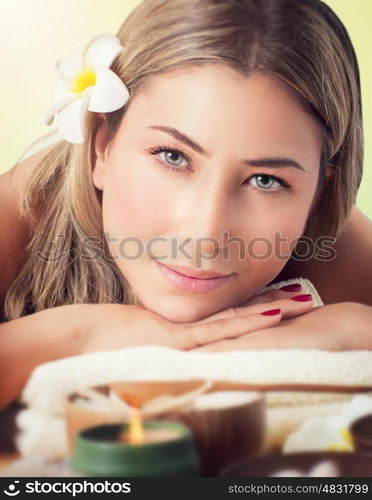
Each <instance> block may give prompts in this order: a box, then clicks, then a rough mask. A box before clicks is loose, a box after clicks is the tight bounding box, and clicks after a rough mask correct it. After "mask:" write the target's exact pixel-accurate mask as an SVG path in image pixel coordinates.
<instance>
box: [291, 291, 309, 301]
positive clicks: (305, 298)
mask: <svg viewBox="0 0 372 500" xmlns="http://www.w3.org/2000/svg"><path fill="white" fill-rule="evenodd" d="M312 298H313V297H312V296H311V294H310V293H305V294H304V295H296V297H291V300H296V301H297V302H307V301H308V300H312Z"/></svg>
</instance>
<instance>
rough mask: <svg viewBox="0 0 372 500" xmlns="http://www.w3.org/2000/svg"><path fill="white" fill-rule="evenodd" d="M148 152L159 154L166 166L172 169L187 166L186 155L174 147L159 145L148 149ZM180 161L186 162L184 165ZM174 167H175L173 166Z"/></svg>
mask: <svg viewBox="0 0 372 500" xmlns="http://www.w3.org/2000/svg"><path fill="white" fill-rule="evenodd" d="M150 153H151V154H153V155H156V156H159V157H160V159H161V162H162V163H163V164H164V165H165V166H166V167H169V168H171V169H172V170H180V171H182V170H183V168H179V167H187V165H188V160H187V158H186V156H185V155H184V154H183V153H182V151H179V150H178V149H176V148H168V147H159V148H152V149H150ZM182 161H185V162H186V165H185V164H183V165H182ZM173 167H175V168H173Z"/></svg>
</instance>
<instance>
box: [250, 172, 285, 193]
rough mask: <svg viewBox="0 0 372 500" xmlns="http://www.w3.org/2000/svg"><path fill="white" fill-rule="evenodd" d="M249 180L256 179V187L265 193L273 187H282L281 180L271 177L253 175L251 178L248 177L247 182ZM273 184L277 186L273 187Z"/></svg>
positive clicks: (282, 182)
mask: <svg viewBox="0 0 372 500" xmlns="http://www.w3.org/2000/svg"><path fill="white" fill-rule="evenodd" d="M251 179H256V186H257V187H258V188H259V189H264V190H265V191H268V190H271V188H273V187H275V188H278V187H279V188H280V186H284V181H282V180H281V179H278V178H277V177H274V176H273V175H267V174H255V175H253V176H252V177H250V178H249V179H248V180H251ZM259 179H260V180H259ZM275 182H276V184H277V186H273V183H275ZM260 184H261V185H260Z"/></svg>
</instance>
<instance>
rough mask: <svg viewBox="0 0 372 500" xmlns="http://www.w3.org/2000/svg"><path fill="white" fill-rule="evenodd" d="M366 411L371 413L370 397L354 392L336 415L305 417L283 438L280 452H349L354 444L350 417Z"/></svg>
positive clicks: (354, 418)
mask: <svg viewBox="0 0 372 500" xmlns="http://www.w3.org/2000/svg"><path fill="white" fill-rule="evenodd" d="M368 413H372V398H371V397H369V396H366V395H362V394H358V395H356V396H354V397H353V398H352V399H351V400H350V401H349V403H347V404H345V406H344V407H343V409H342V411H341V413H340V414H339V415H335V416H333V417H318V418H310V419H308V420H307V421H306V422H305V423H304V424H303V425H302V426H301V427H300V428H299V429H298V430H297V431H296V432H294V433H293V434H290V435H289V436H288V437H287V439H286V441H285V443H284V445H283V449H282V451H283V453H293V452H301V451H341V452H342V451H344V452H351V451H353V450H354V446H353V440H352V437H351V434H350V432H349V427H350V425H351V423H352V422H353V421H354V420H356V419H357V418H359V417H362V416H364V415H367V414H368Z"/></svg>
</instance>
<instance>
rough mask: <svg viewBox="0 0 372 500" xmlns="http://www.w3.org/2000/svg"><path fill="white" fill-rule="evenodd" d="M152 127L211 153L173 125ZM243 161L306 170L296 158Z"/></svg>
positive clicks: (201, 152) (205, 154) (197, 149)
mask: <svg viewBox="0 0 372 500" xmlns="http://www.w3.org/2000/svg"><path fill="white" fill-rule="evenodd" d="M148 128H151V129H155V130H160V131H161V132H165V133H167V134H168V135H170V136H172V137H174V139H177V140H178V141H180V142H183V143H184V144H186V146H188V147H190V148H191V149H193V150H194V151H195V152H196V153H199V154H201V155H203V156H206V157H209V156H210V155H209V154H208V153H207V152H206V151H205V149H204V148H202V147H201V146H200V144H198V143H197V142H195V141H194V140H193V139H191V138H190V137H188V136H187V135H186V134H183V133H182V132H180V131H179V130H177V129H175V128H173V127H166V126H164V125H151V126H150V127H148ZM242 163H243V164H245V165H248V166H252V167H272V168H281V167H294V168H297V169H299V170H303V171H304V172H306V170H305V169H304V167H303V166H302V165H300V163H298V162H297V161H295V160H292V159H291V158H271V157H269V158H255V159H252V160H249V159H245V160H242Z"/></svg>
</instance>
